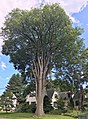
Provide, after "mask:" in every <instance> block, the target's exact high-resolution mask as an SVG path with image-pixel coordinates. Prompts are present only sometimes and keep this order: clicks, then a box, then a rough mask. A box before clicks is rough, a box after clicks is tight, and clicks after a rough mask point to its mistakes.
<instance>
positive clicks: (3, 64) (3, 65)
mask: <svg viewBox="0 0 88 119" xmlns="http://www.w3.org/2000/svg"><path fill="white" fill-rule="evenodd" d="M1 68H2V70H5V69H6V68H7V66H6V64H5V63H4V62H3V61H1Z"/></svg>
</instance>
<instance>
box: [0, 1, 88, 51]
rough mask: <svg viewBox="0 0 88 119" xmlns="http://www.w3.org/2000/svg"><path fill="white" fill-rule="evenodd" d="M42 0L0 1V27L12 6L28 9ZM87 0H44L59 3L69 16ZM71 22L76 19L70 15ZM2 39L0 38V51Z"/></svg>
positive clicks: (80, 8) (82, 6)
mask: <svg viewBox="0 0 88 119" xmlns="http://www.w3.org/2000/svg"><path fill="white" fill-rule="evenodd" d="M41 1H43V0H2V1H1V3H0V27H2V26H3V23H4V20H5V16H6V15H7V14H8V12H10V11H11V10H12V9H14V8H21V9H29V10H30V8H31V7H33V6H36V5H38V3H40V2H41ZM87 1H88V0H45V2H46V3H56V2H58V3H60V5H61V6H62V7H63V8H64V9H65V11H66V12H67V14H69V16H71V14H72V13H77V12H80V11H81V10H82V9H83V8H84V7H85V6H86V5H87ZM70 18H71V19H72V20H73V22H79V21H78V20H76V19H74V18H72V17H70ZM2 44H3V40H2V39H1V38H0V52H1V46H2Z"/></svg>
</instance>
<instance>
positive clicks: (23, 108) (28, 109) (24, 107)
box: [16, 102, 36, 113]
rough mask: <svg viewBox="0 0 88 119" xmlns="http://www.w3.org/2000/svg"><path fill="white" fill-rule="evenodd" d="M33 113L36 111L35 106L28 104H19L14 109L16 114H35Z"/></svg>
mask: <svg viewBox="0 0 88 119" xmlns="http://www.w3.org/2000/svg"><path fill="white" fill-rule="evenodd" d="M35 111H36V104H35V103H32V104H31V105H29V103H27V102H25V103H21V104H19V106H18V107H17V109H16V112H32V113H35Z"/></svg>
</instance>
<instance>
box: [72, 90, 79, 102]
mask: <svg viewBox="0 0 88 119" xmlns="http://www.w3.org/2000/svg"><path fill="white" fill-rule="evenodd" d="M79 98H80V91H79V90H78V91H76V93H75V94H74V97H73V100H79Z"/></svg>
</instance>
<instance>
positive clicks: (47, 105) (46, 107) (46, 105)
mask: <svg viewBox="0 0 88 119" xmlns="http://www.w3.org/2000/svg"><path fill="white" fill-rule="evenodd" d="M52 110H53V107H52V105H51V101H50V99H49V97H48V96H45V97H44V112H45V113H48V112H50V111H52Z"/></svg>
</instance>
